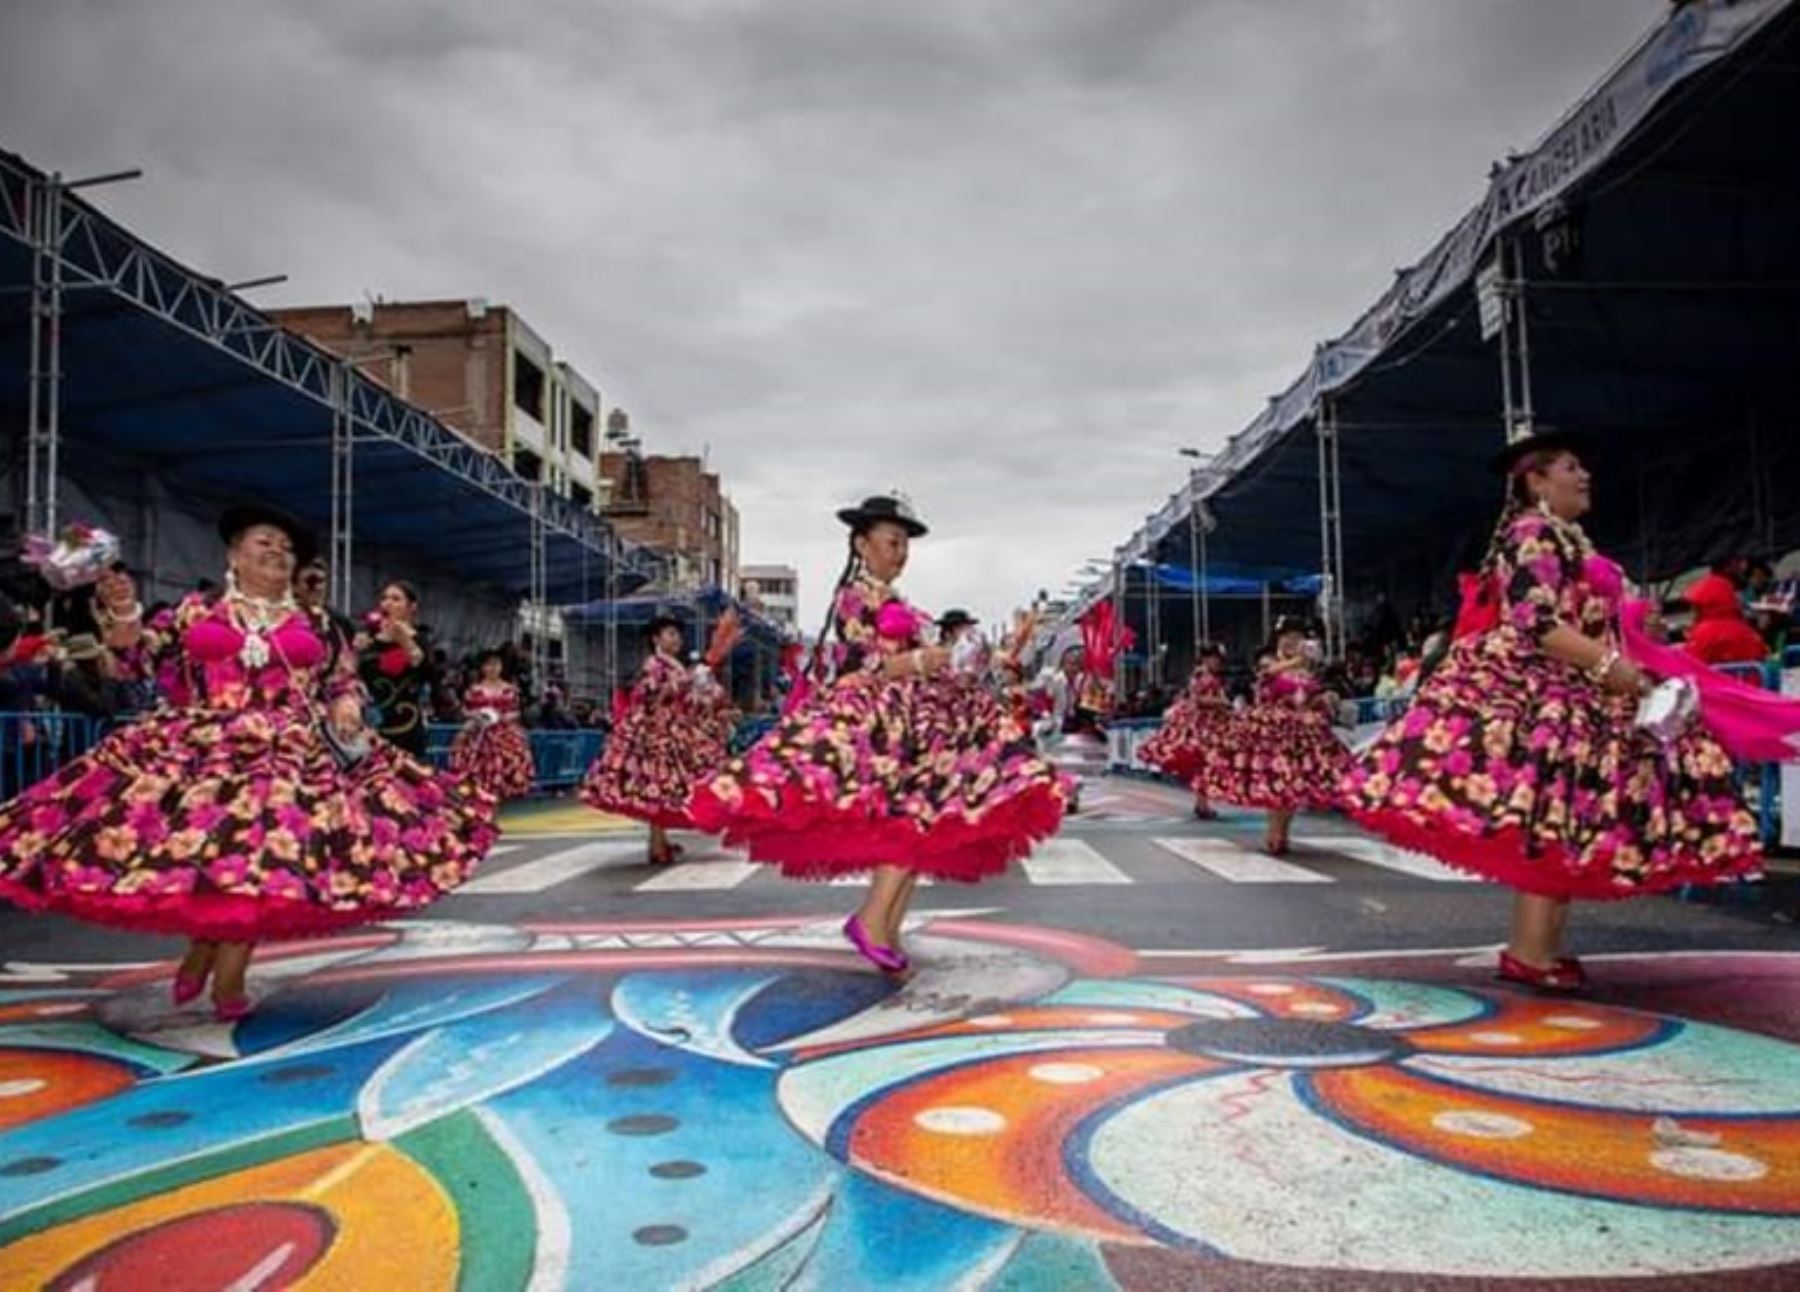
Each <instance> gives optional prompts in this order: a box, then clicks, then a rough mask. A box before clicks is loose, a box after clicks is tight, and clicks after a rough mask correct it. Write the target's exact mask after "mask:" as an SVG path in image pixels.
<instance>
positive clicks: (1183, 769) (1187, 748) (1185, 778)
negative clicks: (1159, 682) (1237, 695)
mask: <svg viewBox="0 0 1800 1292" xmlns="http://www.w3.org/2000/svg"><path fill="white" fill-rule="evenodd" d="M1232 724H1233V715H1232V712H1231V701H1229V700H1228V699H1226V697H1225V680H1224V679H1223V678H1222V677H1220V676H1219V675H1218V674H1217V673H1214V672H1212V671H1210V670H1209V669H1208V668H1207V667H1206V666H1205V665H1204V664H1202V665H1201V667H1200V668H1198V669H1196V670H1195V672H1194V677H1193V680H1192V681H1191V682H1189V683H1188V688H1187V690H1186V691H1184V692H1183V693H1182V694H1181V697H1180V698H1179V699H1177V700H1176V701H1175V703H1174V704H1171V705H1170V706H1169V708H1168V712H1166V713H1164V714H1163V720H1162V726H1161V728H1159V729H1158V730H1157V733H1156V734H1155V735H1154V736H1152V737H1150V739H1149V740H1147V741H1145V742H1144V747H1143V748H1142V749H1141V750H1139V751H1138V757H1139V758H1141V759H1143V760H1144V761H1145V762H1146V763H1148V764H1149V765H1150V766H1152V767H1154V768H1156V769H1158V770H1159V771H1162V772H1164V773H1166V774H1167V775H1169V776H1173V777H1174V778H1175V779H1176V780H1178V781H1182V782H1184V783H1186V784H1188V785H1191V786H1193V787H1194V789H1195V790H1196V791H1198V790H1201V789H1202V788H1203V786H1204V784H1205V780H1206V770H1207V766H1208V763H1209V761H1210V760H1211V759H1213V758H1217V757H1220V756H1222V755H1223V754H1225V753H1227V752H1229V750H1228V748H1227V745H1228V742H1229V741H1230V739H1231V732H1232V730H1233V726H1232Z"/></svg>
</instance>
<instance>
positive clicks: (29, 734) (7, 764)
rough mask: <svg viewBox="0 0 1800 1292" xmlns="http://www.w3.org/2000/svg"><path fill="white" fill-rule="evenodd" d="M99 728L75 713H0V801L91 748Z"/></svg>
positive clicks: (97, 737) (97, 724)
mask: <svg viewBox="0 0 1800 1292" xmlns="http://www.w3.org/2000/svg"><path fill="white" fill-rule="evenodd" d="M100 734H101V732H100V724H99V723H98V722H97V721H96V720H95V719H93V718H90V717H87V716H85V715H83V714H79V713H56V712H43V713H40V712H36V711H33V712H29V713H21V712H10V713H0V799H4V798H11V797H12V796H13V795H15V794H17V793H18V792H19V791H20V790H22V789H24V788H25V787H26V786H28V785H32V784H34V783H36V782H37V781H41V780H43V779H44V778H45V777H46V776H49V775H51V774H52V773H53V772H55V771H56V770H57V768H59V767H61V766H62V765H63V764H64V763H66V762H68V761H69V760H70V759H72V758H78V757H80V756H81V755H82V754H85V753H86V752H87V751H88V750H90V749H92V748H93V747H94V742H95V741H97V740H98V739H99V738H100Z"/></svg>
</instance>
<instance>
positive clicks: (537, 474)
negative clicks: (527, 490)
mask: <svg viewBox="0 0 1800 1292" xmlns="http://www.w3.org/2000/svg"><path fill="white" fill-rule="evenodd" d="M513 473H514V474H515V475H517V476H518V477H519V478H520V479H521V480H542V479H543V478H544V459H542V458H540V457H539V456H538V455H537V454H535V453H533V452H532V451H531V450H530V449H514V450H513Z"/></svg>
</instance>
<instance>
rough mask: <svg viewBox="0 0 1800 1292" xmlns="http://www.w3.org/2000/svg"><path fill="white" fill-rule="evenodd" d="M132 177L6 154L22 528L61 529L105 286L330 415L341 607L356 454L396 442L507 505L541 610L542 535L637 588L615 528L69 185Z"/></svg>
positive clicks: (2, 160)
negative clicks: (79, 301) (528, 549)
mask: <svg viewBox="0 0 1800 1292" xmlns="http://www.w3.org/2000/svg"><path fill="white" fill-rule="evenodd" d="M135 174H136V172H120V173H119V174H116V175H106V176H98V177H95V178H94V179H91V180H81V181H76V182H75V183H74V184H70V183H68V182H66V181H65V180H64V179H63V177H62V176H61V175H60V174H50V175H41V174H39V173H38V172H36V171H34V170H32V169H31V168H29V167H27V166H25V165H24V164H23V163H21V162H19V161H18V160H17V159H15V158H11V157H6V156H0V236H10V237H12V238H14V239H15V240H17V241H18V242H20V243H22V244H24V245H26V246H27V247H29V248H30V249H31V252H32V284H31V301H30V318H31V328H30V332H31V335H30V386H29V396H28V410H27V427H26V431H27V482H26V522H27V528H28V529H30V530H33V531H36V532H48V531H51V530H53V529H54V527H55V524H56V520H57V494H58V477H59V470H58V468H59V453H60V448H61V407H62V377H63V373H62V362H61V344H62V313H63V298H64V295H65V293H66V292H68V291H71V290H104V291H109V292H111V293H113V294H114V295H116V296H118V297H119V298H121V299H122V300H124V301H125V302H127V303H129V304H130V305H132V306H135V307H136V308H138V309H140V310H142V311H143V312H145V313H146V314H149V315H150V316H152V317H154V318H156V319H158V320H160V321H162V322H163V323H165V324H167V325H169V326H171V327H173V328H176V329H178V330H179V331H181V332H183V333H185V334H186V335H188V336H189V337H191V338H193V339H195V340H198V341H201V342H203V343H205V344H206V345H209V346H211V347H212V348H214V349H215V350H218V351H220V352H221V353H224V354H226V355H229V356H230V357H232V358H234V359H236V360H237V361H239V362H240V363H242V364H244V365H245V366H247V367H249V368H250V369H252V370H253V371H255V372H257V373H258V374H260V375H262V376H264V377H266V378H268V379H270V380H273V381H275V382H278V383H279V384H281V385H283V386H285V387H287V388H288V389H290V390H292V391H295V392H297V393H299V394H301V395H303V396H305V397H307V398H309V399H312V400H313V401H315V402H316V403H318V404H319V405H320V406H322V407H323V408H325V409H327V410H328V411H329V414H330V419H331V423H330V431H329V436H328V439H329V452H330V457H331V472H330V479H331V484H330V491H331V499H330V508H331V520H330V525H331V533H330V536H329V545H328V549H327V550H328V551H329V553H330V559H331V564H332V592H331V596H332V601H333V604H334V605H336V606H337V607H338V608H339V609H340V610H345V609H347V608H348V607H347V602H348V599H349V596H350V568H351V557H352V555H353V553H354V541H355V538H354V536H355V446H356V444H357V443H358V442H363V443H374V442H380V443H383V444H386V445H392V446H398V447H400V448H403V449H405V450H407V451H409V452H410V453H412V454H414V455H416V456H417V457H419V458H421V459H423V460H425V461H426V462H429V463H430V464H431V465H433V466H435V467H437V468H439V469H441V470H443V471H446V472H448V473H450V474H452V475H454V476H456V477H457V478H458V479H460V480H462V481H463V482H464V483H466V484H468V485H470V486H472V487H473V488H475V489H478V490H480V491H481V492H483V493H485V494H487V495H488V496H490V497H492V498H495V499H497V500H499V501H501V502H504V503H507V504H509V505H510V506H512V507H513V508H515V509H516V510H517V511H518V512H519V513H520V514H521V516H522V517H523V518H525V519H526V520H527V522H528V524H529V525H530V527H531V535H532V537H531V542H532V545H533V547H532V560H533V566H532V595H533V597H534V600H535V601H536V604H538V605H539V606H540V607H541V606H543V605H544V598H545V594H546V581H547V570H548V562H547V553H546V547H545V545H546V543H547V541H548V539H550V538H552V537H555V538H560V539H563V540H565V541H569V542H573V543H575V544H577V545H578V546H579V547H581V549H582V550H583V551H584V553H592V554H595V555H598V556H600V557H601V558H602V559H604V560H605V561H606V562H607V571H608V580H609V584H610V586H611V587H613V588H616V587H617V584H618V579H619V576H620V575H621V573H623V572H624V571H622V570H621V568H620V567H621V565H623V566H624V567H627V568H628V569H629V572H630V573H631V574H633V575H636V576H641V577H642V578H643V579H645V580H649V579H653V578H655V577H657V575H658V574H659V573H660V571H661V558H659V557H658V556H656V555H655V554H654V553H652V552H650V551H649V550H648V549H644V548H639V547H636V546H635V545H627V544H624V543H622V542H621V541H620V540H619V539H618V536H617V533H616V531H615V530H614V529H613V527H612V526H611V525H609V524H606V523H605V522H604V521H602V520H600V519H599V518H597V517H595V516H594V515H592V514H591V513H589V512H586V511H584V510H582V509H581V508H578V507H576V506H575V505H574V504H573V503H571V502H570V501H569V500H568V499H566V498H563V497H561V496H559V495H553V494H546V493H545V492H544V490H543V487H542V485H541V484H539V483H538V482H534V481H527V480H523V479H521V478H520V477H518V476H517V475H515V474H514V473H513V472H512V470H511V469H510V468H509V467H508V466H507V465H506V464H505V463H504V462H502V461H501V460H500V459H499V458H498V457H497V456H495V455H494V454H492V453H489V452H488V451H487V450H485V449H483V448H481V447H479V446H478V445H476V444H474V443H472V442H471V441H469V440H466V439H464V438H463V437H462V436H461V435H459V434H457V433H456V432H455V431H453V430H451V429H450V428H449V427H447V426H445V425H444V424H443V423H442V422H440V421H438V420H437V419H436V418H435V417H433V416H431V415H430V414H428V413H426V412H424V411H423V410H421V409H419V408H416V407H414V406H413V405H411V404H409V403H407V402H406V401H405V400H403V399H401V398H399V397H398V396H396V395H394V394H393V393H392V392H390V391H389V390H387V389H386V388H385V387H383V386H381V385H379V384H377V383H376V382H375V381H374V380H372V379H371V378H369V377H366V376H364V375H363V374H361V373H360V372H358V371H356V370H355V368H354V367H353V366H352V365H351V364H349V363H346V362H343V361H340V360H337V359H335V358H334V357H333V356H331V355H330V354H328V353H327V352H326V351H325V350H323V349H321V348H320V347H318V346H315V345H313V344H312V343H311V342H309V341H306V340H305V339H303V338H301V337H300V336H298V335H296V334H294V333H291V332H288V331H286V330H284V329H283V328H281V327H280V326H279V325H277V324H276V323H275V322H274V321H273V320H271V319H269V318H268V317H267V316H266V315H264V314H262V313H261V312H260V311H258V310H257V309H255V308H254V307H252V306H251V305H249V304H248V303H247V302H245V301H243V300H241V299H240V298H238V297H237V296H236V295H234V294H233V293H232V291H231V290H230V289H229V288H227V287H226V286H225V285H224V284H222V283H219V282H216V281H212V280H209V279H204V278H201V277H200V276H198V275H196V274H195V273H193V272H192V271H190V270H188V269H186V268H185V267H183V266H181V265H179V264H177V263H176V262H175V261H173V260H171V259H170V258H169V257H167V256H165V255H163V254H162V253H161V252H158V251H156V250H155V249H153V248H151V247H149V246H148V245H146V244H144V243H143V242H141V241H139V240H138V239H136V238H135V237H133V236H132V235H131V234H129V233H128V232H126V231H125V230H123V229H122V228H120V227H119V226H117V225H115V224H114V223H113V222H112V221H110V220H108V219H107V218H106V217H105V216H103V215H101V214H100V213H99V212H98V211H96V210H94V209H93V208H92V207H90V206H88V205H87V204H86V203H84V202H82V201H81V200H79V198H77V197H75V196H74V195H73V193H72V192H71V189H72V188H76V187H81V186H85V185H88V184H94V183H101V182H105V181H108V180H112V179H119V178H129V177H132V176H134V175H135ZM614 661H615V662H614V667H615V668H616V651H614Z"/></svg>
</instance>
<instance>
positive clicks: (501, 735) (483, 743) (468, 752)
mask: <svg viewBox="0 0 1800 1292" xmlns="http://www.w3.org/2000/svg"><path fill="white" fill-rule="evenodd" d="M450 770H451V771H453V772H455V773H457V774H458V775H460V776H462V777H463V778H464V779H465V780H467V781H469V782H471V783H472V784H475V785H478V786H480V787H481V788H482V789H484V790H486V791H487V792H488V793H489V794H491V795H493V796H494V797H495V798H497V799H500V800H502V801H505V800H506V799H516V798H523V797H524V796H525V795H527V794H529V793H531V787H532V785H533V784H535V783H536V781H537V769H536V766H535V765H534V764H533V762H532V758H531V737H530V736H528V735H526V734H525V728H523V727H521V726H520V725H519V724H518V723H517V722H514V721H511V720H503V721H500V722H496V723H494V724H493V725H492V726H486V727H484V726H481V725H479V724H477V723H470V724H469V725H468V726H466V727H464V728H463V729H462V730H461V731H459V732H457V733H456V739H455V740H454V741H452V742H451V744H450Z"/></svg>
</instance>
